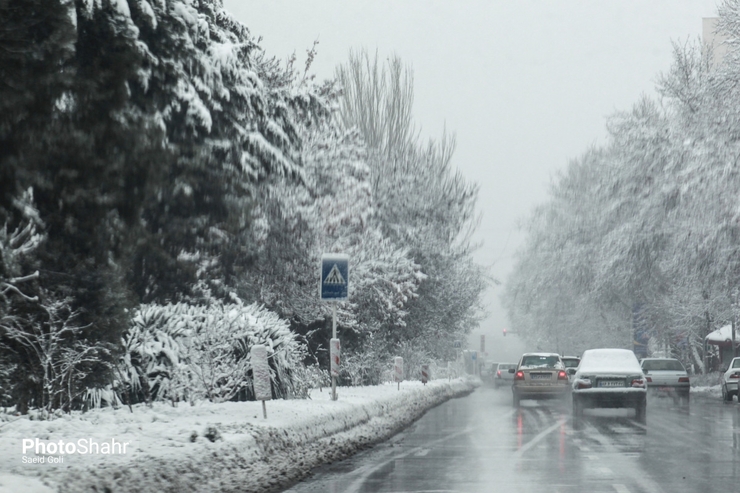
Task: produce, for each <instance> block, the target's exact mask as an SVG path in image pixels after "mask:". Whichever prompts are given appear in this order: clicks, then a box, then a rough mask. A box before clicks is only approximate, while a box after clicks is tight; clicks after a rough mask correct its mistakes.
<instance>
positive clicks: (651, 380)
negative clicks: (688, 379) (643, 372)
mask: <svg viewBox="0 0 740 493" xmlns="http://www.w3.org/2000/svg"><path fill="white" fill-rule="evenodd" d="M645 378H646V379H647V381H648V383H652V382H653V379H652V378H650V377H645ZM680 381H681V380H679V382H680Z"/></svg>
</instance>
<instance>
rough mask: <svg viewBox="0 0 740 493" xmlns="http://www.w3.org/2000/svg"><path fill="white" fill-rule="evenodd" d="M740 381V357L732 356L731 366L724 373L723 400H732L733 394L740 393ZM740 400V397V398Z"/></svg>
mask: <svg viewBox="0 0 740 493" xmlns="http://www.w3.org/2000/svg"><path fill="white" fill-rule="evenodd" d="M739 381H740V358H732V361H730V366H729V367H728V368H727V371H725V374H724V375H722V400H723V401H725V402H730V401H731V400H732V396H734V395H738V393H737V389H738V382H739ZM739 400H740V399H739Z"/></svg>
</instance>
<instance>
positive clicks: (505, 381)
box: [493, 363, 516, 388]
mask: <svg viewBox="0 0 740 493" xmlns="http://www.w3.org/2000/svg"><path fill="white" fill-rule="evenodd" d="M510 368H513V369H516V363H499V364H498V365H497V366H496V373H494V374H493V386H494V387H495V388H499V387H501V386H502V385H511V384H513V383H514V374H513V373H509V369H510Z"/></svg>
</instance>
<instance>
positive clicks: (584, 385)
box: [576, 380, 591, 389]
mask: <svg viewBox="0 0 740 493" xmlns="http://www.w3.org/2000/svg"><path fill="white" fill-rule="evenodd" d="M576 388H577V389H590V388H591V380H578V383H577V384H576Z"/></svg>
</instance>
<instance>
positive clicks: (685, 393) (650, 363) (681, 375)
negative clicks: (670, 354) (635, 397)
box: [640, 358, 691, 405]
mask: <svg viewBox="0 0 740 493" xmlns="http://www.w3.org/2000/svg"><path fill="white" fill-rule="evenodd" d="M640 366H642V372H643V373H644V374H645V379H646V380H647V386H648V391H649V392H650V393H653V394H656V395H658V396H668V397H672V398H673V400H674V401H676V402H677V403H678V404H684V405H686V404H688V403H689V392H690V391H691V382H690V380H689V374H688V373H687V372H686V368H684V366H683V365H682V364H681V362H680V361H678V360H677V359H675V358H644V359H643V360H641V361H640Z"/></svg>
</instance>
